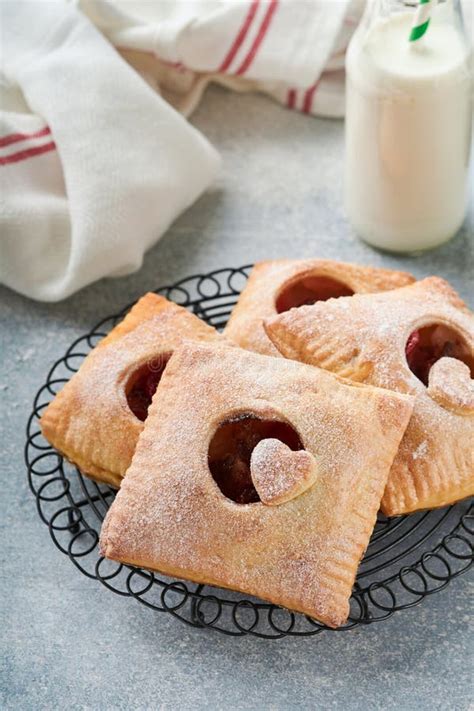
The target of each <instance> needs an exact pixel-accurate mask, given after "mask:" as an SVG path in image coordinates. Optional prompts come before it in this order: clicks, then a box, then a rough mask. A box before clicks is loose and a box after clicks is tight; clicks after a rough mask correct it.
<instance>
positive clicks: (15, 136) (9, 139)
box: [0, 126, 51, 148]
mask: <svg viewBox="0 0 474 711" xmlns="http://www.w3.org/2000/svg"><path fill="white" fill-rule="evenodd" d="M49 133H51V129H50V128H49V126H45V128H42V129H40V130H39V131H36V132H35V133H10V134H9V135H8V136H2V137H1V138H0V148H5V146H9V145H10V144H12V143H18V141H26V140H28V139H29V138H41V137H42V136H47V135H48V134H49Z"/></svg>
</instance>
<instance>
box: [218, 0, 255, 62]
mask: <svg viewBox="0 0 474 711" xmlns="http://www.w3.org/2000/svg"><path fill="white" fill-rule="evenodd" d="M259 2H260V0H253V1H252V2H251V3H250V6H249V9H248V12H247V15H246V17H245V19H244V21H243V24H242V27H241V28H240V30H239V32H238V34H237V37H236V38H235V40H234V42H233V44H232V46H231V48H230V50H229V52H228V54H227V56H226V58H225V59H224V61H223V62H222V64H221V66H220V67H219V69H218V71H219V72H225V71H226V70H227V69H228V68H229V67H230V65H231V63H232V60H233V59H234V57H235V55H236V54H237V52H238V51H239V49H240V47H241V46H242V42H243V41H244V39H245V38H246V36H247V33H248V31H249V29H250V26H251V24H252V22H253V19H254V17H255V13H256V12H257V8H258V5H259Z"/></svg>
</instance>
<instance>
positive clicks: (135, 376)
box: [40, 293, 221, 487]
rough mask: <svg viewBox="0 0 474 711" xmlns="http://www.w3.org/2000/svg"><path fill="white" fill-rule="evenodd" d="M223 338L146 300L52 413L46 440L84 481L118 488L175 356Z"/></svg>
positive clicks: (152, 297)
mask: <svg viewBox="0 0 474 711" xmlns="http://www.w3.org/2000/svg"><path fill="white" fill-rule="evenodd" d="M220 338H221V336H220V335H219V334H218V333H217V332H216V331H215V329H213V328H212V327H211V326H208V325H207V324H206V323H204V321H201V319H199V318H198V317H197V316H194V315H193V314H191V313H190V312H189V311H187V310H186V309H185V308H183V307H181V306H178V305H177V304H174V303H172V302H171V301H168V300H167V299H165V298H164V297H163V296H157V295H156V294H152V293H149V294H145V296H143V297H142V298H141V299H140V300H139V301H138V302H137V303H136V304H135V305H134V306H133V308H132V309H131V310H130V312H129V313H128V314H127V316H126V317H125V318H124V320H123V321H122V322H121V323H119V324H118V325H117V326H116V327H115V328H114V329H113V330H112V331H111V332H110V333H109V334H108V336H106V337H105V338H104V339H103V340H102V341H101V342H100V343H99V345H98V346H96V348H94V350H93V351H92V352H91V353H90V354H89V355H88V356H87V358H86V359H85V360H84V362H83V364H82V365H81V367H80V369H79V371H78V372H77V373H76V374H75V375H74V376H73V377H72V378H71V380H70V381H69V382H68V383H67V384H66V385H65V386H64V388H63V389H62V390H61V391H60V392H59V393H58V395H57V396H56V397H55V399H54V400H53V401H52V402H51V404H50V405H49V406H48V407H47V409H46V410H45V412H44V414H43V415H42V417H41V422H40V425H41V430H42V432H43V435H44V436H45V437H46V439H47V440H48V441H49V442H50V443H51V444H52V445H53V446H54V447H55V448H56V449H57V450H58V451H60V452H61V453H62V454H64V456H65V457H66V458H67V459H69V460H70V461H71V462H73V463H74V464H76V465H77V466H78V467H79V468H80V469H81V471H82V472H84V473H85V474H88V475H89V476H90V477H92V478H93V479H96V480H98V481H103V482H106V483H108V484H111V485H112V486H115V487H118V486H120V482H121V480H122V477H123V476H124V474H125V472H126V470H127V468H128V466H129V464H130V461H131V459H132V455H133V452H134V450H135V445H136V443H137V440H138V436H139V434H140V432H141V431H142V429H143V421H144V420H145V418H146V416H147V409H148V405H149V404H150V402H151V398H152V396H153V393H154V391H155V389H156V387H157V385H158V382H159V380H160V378H161V375H162V373H163V370H164V368H165V366H166V363H167V361H168V358H169V357H170V355H171V353H172V352H173V350H174V349H175V348H176V346H177V345H178V344H180V343H181V342H182V340H183V339H195V340H198V341H215V340H219V339H220Z"/></svg>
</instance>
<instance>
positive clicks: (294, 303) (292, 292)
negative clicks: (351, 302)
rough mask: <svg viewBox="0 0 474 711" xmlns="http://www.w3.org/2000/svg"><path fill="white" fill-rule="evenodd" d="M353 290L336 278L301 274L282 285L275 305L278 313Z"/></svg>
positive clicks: (348, 293) (346, 293)
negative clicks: (299, 276)
mask: <svg viewBox="0 0 474 711" xmlns="http://www.w3.org/2000/svg"><path fill="white" fill-rule="evenodd" d="M353 294H354V292H353V290H352V289H350V288H349V287H348V286H346V284H343V283H342V282H341V281H337V279H331V277H325V276H303V277H301V278H299V279H296V280H295V281H290V283H289V284H287V285H286V286H284V287H283V289H282V290H281V292H280V293H279V295H278V296H277V298H276V301H275V307H276V310H277V312H278V313H279V314H281V313H283V312H284V311H289V310H290V309H294V308H296V307H298V306H306V305H309V304H315V303H316V301H327V300H328V299H337V298H339V297H340V296H352V295H353Z"/></svg>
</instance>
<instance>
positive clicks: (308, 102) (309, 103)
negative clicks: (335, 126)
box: [302, 80, 319, 114]
mask: <svg viewBox="0 0 474 711" xmlns="http://www.w3.org/2000/svg"><path fill="white" fill-rule="evenodd" d="M318 86H319V80H318V81H317V82H316V84H313V86H310V88H309V89H308V90H307V92H306V94H305V95H304V101H303V108H302V111H303V113H305V114H309V113H311V109H312V107H313V98H314V94H315V93H316V90H317V88H318Z"/></svg>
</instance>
